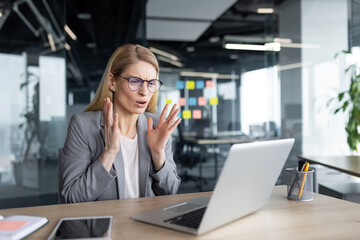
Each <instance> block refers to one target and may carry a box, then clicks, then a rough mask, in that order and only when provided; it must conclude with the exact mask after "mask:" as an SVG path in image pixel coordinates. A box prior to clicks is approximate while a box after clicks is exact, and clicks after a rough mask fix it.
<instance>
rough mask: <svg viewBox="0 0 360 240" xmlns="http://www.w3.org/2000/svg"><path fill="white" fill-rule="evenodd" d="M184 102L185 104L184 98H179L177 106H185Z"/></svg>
mask: <svg viewBox="0 0 360 240" xmlns="http://www.w3.org/2000/svg"><path fill="white" fill-rule="evenodd" d="M185 104H186V100H185V98H183V97H182V98H179V106H185Z"/></svg>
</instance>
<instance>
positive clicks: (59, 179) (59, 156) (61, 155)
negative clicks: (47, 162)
mask: <svg viewBox="0 0 360 240" xmlns="http://www.w3.org/2000/svg"><path fill="white" fill-rule="evenodd" d="M63 156H64V152H63V149H62V148H59V149H58V203H59V204H60V203H65V199H64V198H63V196H62V195H61V191H62V184H63V182H62V177H63V170H62V158H63Z"/></svg>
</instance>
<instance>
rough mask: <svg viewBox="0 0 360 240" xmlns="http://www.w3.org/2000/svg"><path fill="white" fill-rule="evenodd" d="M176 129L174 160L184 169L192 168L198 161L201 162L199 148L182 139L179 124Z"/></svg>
mask: <svg viewBox="0 0 360 240" xmlns="http://www.w3.org/2000/svg"><path fill="white" fill-rule="evenodd" d="M177 129H178V133H179V138H178V140H177V142H176V144H175V151H174V160H175V162H177V163H179V164H181V165H182V166H183V167H185V168H193V167H194V166H196V165H197V164H198V163H199V162H200V161H203V159H202V158H203V157H202V155H201V150H200V146H199V145H198V144H195V143H190V142H187V141H186V140H185V139H184V137H183V134H182V126H181V124H179V125H178V127H177Z"/></svg>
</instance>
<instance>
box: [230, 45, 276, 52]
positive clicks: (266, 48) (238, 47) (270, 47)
mask: <svg viewBox="0 0 360 240" xmlns="http://www.w3.org/2000/svg"><path fill="white" fill-rule="evenodd" d="M280 46H281V45H280V43H266V44H264V45H255V44H238V43H227V44H225V48H226V49H233V50H250V51H275V52H279V51H280V49H281V48H280Z"/></svg>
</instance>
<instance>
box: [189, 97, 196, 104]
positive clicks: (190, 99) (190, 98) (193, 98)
mask: <svg viewBox="0 0 360 240" xmlns="http://www.w3.org/2000/svg"><path fill="white" fill-rule="evenodd" d="M196 100H197V99H196V98H195V97H189V106H196V104H197V101H196Z"/></svg>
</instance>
